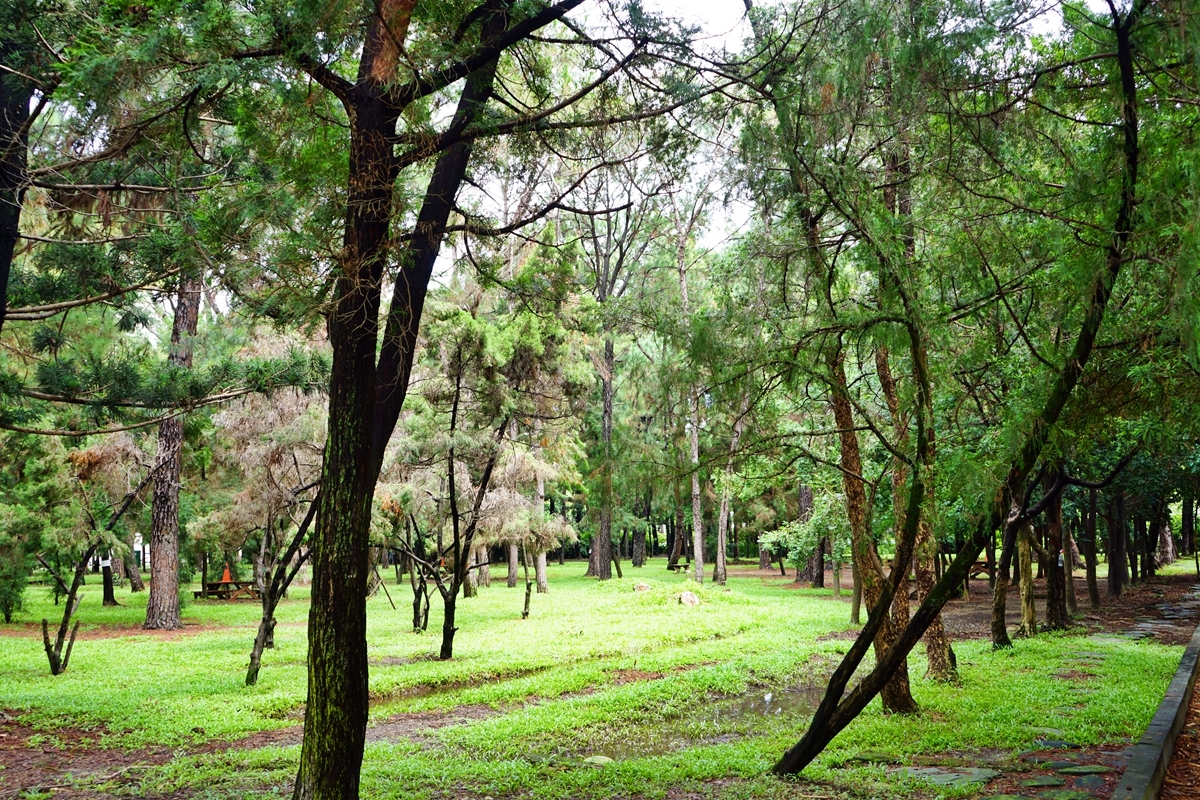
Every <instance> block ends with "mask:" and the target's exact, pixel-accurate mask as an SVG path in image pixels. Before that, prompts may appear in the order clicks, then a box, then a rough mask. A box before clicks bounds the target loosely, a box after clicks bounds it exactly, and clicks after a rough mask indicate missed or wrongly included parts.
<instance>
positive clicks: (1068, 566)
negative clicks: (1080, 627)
mask: <svg viewBox="0 0 1200 800" xmlns="http://www.w3.org/2000/svg"><path fill="white" fill-rule="evenodd" d="M1063 540H1064V541H1063V554H1064V557H1065V558H1064V564H1063V573H1064V578H1065V579H1066V588H1067V614H1068V615H1069V616H1074V615H1075V614H1078V613H1079V601H1078V600H1077V599H1076V598H1075V553H1076V550H1075V539H1074V537H1073V536H1072V535H1071V529H1070V528H1069V527H1066V526H1064V527H1063Z"/></svg>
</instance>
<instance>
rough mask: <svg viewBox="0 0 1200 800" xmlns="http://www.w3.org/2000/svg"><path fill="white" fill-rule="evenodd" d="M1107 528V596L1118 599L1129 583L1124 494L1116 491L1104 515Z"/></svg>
mask: <svg viewBox="0 0 1200 800" xmlns="http://www.w3.org/2000/svg"><path fill="white" fill-rule="evenodd" d="M1105 522H1106V524H1107V527H1108V596H1109V597H1120V596H1121V590H1122V589H1124V588H1125V585H1126V584H1128V583H1129V573H1128V572H1127V570H1128V562H1127V561H1126V560H1125V543H1126V541H1127V537H1126V535H1125V492H1124V491H1123V490H1121V489H1118V490H1117V496H1116V497H1115V498H1113V500H1112V501H1111V502H1110V503H1109V506H1108V514H1107V515H1105Z"/></svg>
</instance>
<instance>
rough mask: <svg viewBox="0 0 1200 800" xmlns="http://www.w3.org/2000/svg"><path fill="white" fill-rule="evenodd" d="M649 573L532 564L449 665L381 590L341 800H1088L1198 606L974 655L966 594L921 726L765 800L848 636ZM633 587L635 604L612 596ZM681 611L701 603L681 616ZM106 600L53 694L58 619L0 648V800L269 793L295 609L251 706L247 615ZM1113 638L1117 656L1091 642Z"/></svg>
mask: <svg viewBox="0 0 1200 800" xmlns="http://www.w3.org/2000/svg"><path fill="white" fill-rule="evenodd" d="M1186 566H1189V565H1183V567H1186ZM663 567H664V562H663V561H662V560H661V559H659V560H652V561H651V562H650V564H648V565H647V566H646V567H645V568H643V569H636V570H635V569H632V568H628V567H627V568H626V577H625V579H624V580H614V581H610V582H607V583H605V584H600V583H597V582H595V581H592V580H589V579H584V578H582V577H580V575H581V573H582V571H583V565H582V564H579V563H568V564H567V565H565V566H562V567H559V566H557V565H552V567H551V574H550V578H551V592H550V594H548V595H537V596H535V597H534V602H533V615H532V617H531V618H530V619H529V620H525V621H522V620H521V619H520V604H521V600H522V597H523V591H522V590H521V589H514V590H509V589H507V588H506V587H505V586H504V582H503V575H502V574H501V575H500V576H499V577H500V580H498V581H497V580H495V577H494V578H493V582H492V585H491V587H490V588H487V589H484V590H483V591H482V592H481V593H480V596H479V597H478V598H475V599H472V600H468V601H464V602H462V603H460V612H459V613H460V623H459V624H460V626H461V627H462V630H461V631H460V632H459V634H458V637H457V638H456V642H455V658H454V659H453V660H451V661H448V662H443V661H438V660H436V659H435V658H432V657H431V656H432V654H433V653H435V652H436V649H437V646H438V637H437V636H435V635H433V634H431V633H426V634H422V635H414V634H413V633H412V632H411V630H410V628H411V624H410V618H411V596H410V595H409V593H408V591H407V590H406V589H405V588H404V587H403V586H401V587H397V586H394V585H392V586H389V589H390V591H391V593H392V599H393V600H394V601H395V602H396V604H397V606H398V608H399V611H393V610H392V608H391V606H390V605H389V601H388V600H387V599H386V597H384V596H383V595H382V594H380V595H379V596H377V597H375V598H373V599H372V600H371V602H370V605H369V627H368V641H369V657H370V659H371V664H372V666H371V684H370V688H371V696H372V701H373V702H372V712H371V727H370V728H369V730H368V745H367V751H366V756H365V759H364V764H363V770H362V775H363V796H364V797H368V798H393V797H395V798H409V797H411V798H450V797H454V798H472V800H483V798H488V797H491V798H497V800H499V798H516V797H530V798H535V797H536V798H575V797H579V798H609V797H621V798H647V800H648V799H649V798H669V799H670V800H690V799H691V798H709V797H714V798H729V799H730V800H733V799H734V798H748V797H756V798H757V797H763V798H801V797H803V798H838V797H871V796H876V797H877V796H888V797H908V798H932V797H937V796H944V797H990V796H993V795H996V794H997V793H1009V794H1016V795H1024V796H1027V797H1039V796H1042V797H1045V798H1046V799H1047V800H1050V799H1051V798H1055V797H1056V798H1058V800H1070V799H1071V797H1079V798H1083V797H1100V798H1104V797H1108V796H1109V795H1110V793H1111V788H1112V782H1113V780H1115V777H1116V776H1117V775H1119V774H1120V769H1121V766H1122V764H1123V762H1122V758H1123V752H1122V751H1123V748H1124V747H1125V746H1127V745H1128V743H1129V742H1130V741H1132V740H1134V739H1136V738H1137V737H1138V736H1139V735H1140V733H1141V731H1142V730H1143V729H1144V727H1145V725H1146V724H1147V722H1148V721H1149V719H1150V717H1151V716H1152V715H1153V713H1154V710H1155V709H1156V708H1157V705H1158V703H1159V701H1160V700H1161V698H1162V694H1163V691H1164V690H1165V688H1166V684H1167V682H1168V681H1169V679H1170V676H1171V675H1172V674H1173V672H1174V670H1175V667H1176V666H1177V664H1178V659H1179V655H1180V652H1181V649H1182V648H1181V647H1180V646H1179V645H1180V643H1181V642H1182V641H1183V640H1184V639H1186V636H1187V635H1190V633H1191V628H1192V627H1193V626H1194V621H1188V620H1183V619H1178V618H1176V617H1175V615H1174V614H1173V613H1172V612H1171V609H1172V608H1174V607H1175V604H1177V603H1179V602H1180V599H1181V598H1182V597H1183V596H1184V594H1185V593H1186V592H1188V591H1189V589H1190V588H1191V587H1192V586H1193V585H1194V584H1195V583H1196V579H1195V578H1194V576H1192V575H1189V574H1188V571H1187V570H1185V569H1184V568H1183V567H1178V568H1172V569H1169V570H1167V572H1168V574H1165V575H1161V576H1160V577H1158V578H1156V579H1154V580H1153V581H1151V582H1149V583H1148V584H1146V585H1144V586H1140V587H1135V588H1134V589H1133V590H1131V591H1127V592H1126V593H1125V594H1124V596H1123V597H1122V598H1120V599H1118V600H1114V599H1111V598H1108V597H1105V596H1103V589H1102V607H1101V609H1100V610H1099V611H1098V612H1092V611H1089V610H1086V596H1087V595H1086V587H1085V586H1083V582H1082V579H1080V580H1079V582H1078V586H1077V590H1078V592H1079V597H1080V598H1081V599H1082V600H1083V601H1084V603H1083V605H1084V606H1085V609H1084V610H1083V611H1081V613H1080V614H1079V615H1078V616H1077V618H1076V619H1077V623H1078V627H1077V628H1075V629H1073V630H1072V631H1069V632H1065V633H1047V634H1042V635H1040V636H1038V637H1036V638H1033V639H1028V640H1020V641H1017V642H1015V646H1014V647H1013V648H1012V650H1009V651H1003V652H1000V653H993V652H992V651H991V650H990V646H989V642H988V641H987V631H988V625H989V620H990V617H989V614H990V595H989V594H988V593H987V591H986V588H987V587H986V583H983V582H976V583H974V584H973V588H976V589H977V590H976V591H974V592H973V596H972V599H970V600H959V601H955V602H954V603H952V604H951V605H950V607H949V608H948V609H947V611H946V622H947V627H948V629H949V630H950V631H951V635H952V638H953V639H954V641H955V649H956V651H957V653H958V663H959V669H960V673H961V681H960V683H959V684H958V685H945V684H937V683H933V682H930V681H926V680H924V678H923V672H924V663H923V657H922V656H921V655H920V654H919V653H918V654H915V655H914V656H913V657H912V658H911V659H910V673H911V675H912V679H913V692H914V696H915V697H916V699H917V701H918V703H919V704H920V705H921V709H922V710H921V712H920V713H919V714H916V715H912V716H888V715H884V714H883V713H881V711H880V709H879V708H878V704H877V703H876V704H873V705H872V706H871V707H870V708H868V710H867V711H866V712H864V714H863V715H862V717H860V719H859V720H857V721H856V722H855V723H854V724H853V725H851V727H850V728H848V729H847V730H846V731H844V732H843V733H842V734H841V735H840V736H839V737H838V738H837V739H836V740H835V741H834V743H833V744H832V745H831V746H830V748H828V750H827V751H826V752H825V753H824V754H823V755H822V756H821V758H820V759H819V760H818V762H817V763H816V764H815V765H813V766H812V767H810V769H809V770H808V771H806V773H805V776H804V778H802V779H799V780H780V779H776V778H774V777H768V776H767V773H768V772H769V768H770V765H771V763H773V761H774V759H775V758H777V757H778V756H779V755H780V754H781V753H782V752H783V750H784V749H786V748H787V747H788V746H789V745H790V744H792V743H793V742H794V741H795V740H796V739H798V738H799V736H800V735H801V734H803V732H804V728H805V725H806V723H807V720H808V717H809V716H810V715H811V712H812V709H813V708H814V707H815V704H816V703H817V702H819V700H820V695H821V687H822V686H823V684H824V681H825V679H826V677H827V676H828V674H829V672H830V671H831V670H832V668H833V667H834V665H835V664H836V663H837V660H838V659H839V658H840V655H841V653H842V652H844V651H845V649H846V647H847V646H848V641H847V639H851V638H853V635H854V632H855V627H854V626H851V625H850V624H849V622H848V620H849V600H850V593H849V591H848V589H847V590H846V591H845V592H844V593H843V596H842V597H841V598H834V597H832V593H831V591H830V590H829V589H824V590H821V589H817V590H813V589H809V588H803V587H797V585H796V584H795V582H794V581H792V580H791V579H790V578H781V577H780V576H779V573H778V572H777V571H759V570H757V569H756V568H754V567H753V566H751V565H746V566H735V567H733V568H732V569H731V577H730V581H729V585H728V586H727V587H725V588H722V587H717V586H712V585H711V584H706V585H705V586H703V587H700V588H697V587H696V586H695V585H694V584H692V583H690V582H689V581H688V580H687V578H686V577H685V576H682V575H672V574H670V573H667V572H666V571H665V569H664V568H663ZM495 575H496V570H495V568H493V576H495ZM828 577H829V579H830V580H829V581H827V585H828V584H829V583H831V579H832V575H829V576H828ZM846 577H847V584H848V583H849V581H848V575H847V576H846ZM639 582H641V583H645V584H648V585H649V587H650V588H649V590H647V591H635V590H634V588H633V585H634V584H635V583H639ZM683 590H692V591H696V592H697V593H698V594H699V595H700V598H701V604H700V605H699V606H697V607H694V608H689V607H686V606H683V605H681V604H680V603H679V601H678V597H679V594H680V592H681V591H683ZM435 597H436V595H435ZM119 599H120V600H121V602H122V604H123V605H122V606H121V607H118V608H103V607H102V606H100V603H99V596H98V590H91V591H89V592H88V593H87V595H86V596H85V599H84V601H83V604H82V606H81V608H80V612H79V616H80V618H81V619H82V620H83V630H81V637H80V641H79V642H78V643H77V644H76V648H75V653H74V655H73V656H72V660H71V666H70V669H69V670H68V672H67V673H66V674H64V675H62V676H58V677H57V678H54V677H51V676H50V675H49V671H48V669H47V668H46V663H45V656H44V654H43V653H42V652H41V641H40V619H41V617H43V616H46V617H49V618H50V619H51V620H53V619H54V617H55V614H56V612H57V613H61V608H56V607H55V606H54V605H53V604H52V603H51V602H50V601H49V600H48V598H47V597H46V592H45V590H44V588H40V587H32V588H31V589H30V591H29V594H28V596H27V605H28V610H27V611H26V612H24V613H23V614H22V615H21V616H20V617H19V618H18V619H17V620H15V621H14V624H13V625H10V626H0V631H2V632H3V634H4V635H3V636H2V637H0V708H2V709H3V712H2V714H0V800H8V798H22V799H23V800H26V799H32V798H51V797H53V798H62V799H63V800H75V799H76V798H124V797H135V796H136V797H148V798H179V799H180V800H183V798H189V799H190V798H197V799H205V800H208V799H211V800H227V799H229V798H249V797H256V798H257V797H273V796H286V795H287V794H288V793H289V788H290V782H291V780H292V778H293V777H294V772H295V768H296V760H297V757H298V748H297V746H296V745H297V744H298V743H299V738H300V731H301V725H300V723H301V721H302V719H303V698H304V692H305V667H304V655H305V629H304V624H303V623H304V619H305V618H306V616H307V590H306V588H305V587H298V588H297V589H295V590H294V591H293V592H292V597H291V598H290V599H289V600H287V601H285V603H284V604H283V605H282V606H281V608H280V613H279V617H280V626H279V628H278V629H277V646H276V648H275V649H274V650H273V651H268V652H267V654H266V656H265V658H264V668H263V673H262V676H261V678H260V681H259V684H258V685H257V686H255V687H252V688H247V687H245V686H244V668H245V667H244V665H245V662H246V656H247V653H248V651H249V646H250V643H251V639H252V637H253V633H254V627H255V624H256V622H257V613H258V607H257V604H254V603H227V602H220V601H195V602H191V603H189V604H188V605H187V606H186V607H185V609H184V617H185V628H184V629H183V632H182V635H181V634H180V633H178V632H176V633H173V634H166V635H164V634H158V633H152V632H148V631H143V630H141V629H140V623H141V620H142V617H143V615H144V608H145V595H144V594H141V595H130V594H129V593H128V592H127V591H124V592H121V593H119ZM1017 608H1018V602H1017V598H1016V595H1015V594H1014V595H1013V596H1012V597H1011V598H1010V600H1009V611H1010V614H1013V615H1015V614H1016V612H1017ZM1040 612H1041V606H1040V604H1039V615H1040ZM406 614H407V617H406ZM1151 621H1152V622H1153V624H1151ZM35 623H37V624H35ZM1137 626H1141V627H1140V628H1138V627H1137ZM439 627H440V614H439V613H438V609H437V607H436V605H435V608H434V612H433V613H432V614H431V620H430V629H431V631H432V630H437V629H438V628H439ZM1135 629H1136V630H1137V631H1140V632H1139V633H1138V634H1137V635H1138V638H1124V637H1117V636H1112V635H1105V634H1114V633H1128V632H1129V631H1133V630H1135ZM1081 767H1082V769H1080V768H1081ZM1106 768H1107V769H1108V770H1111V771H1105V769H1106ZM1064 769H1065V770H1067V772H1065V773H1064V772H1062V770H1064ZM1073 773H1079V774H1073ZM1029 781H1032V782H1034V783H1037V784H1041V785H1038V786H1026V785H1024V784H1025V782H1029ZM1046 792H1050V793H1051V794H1048V795H1047V794H1044V793H1046ZM1054 792H1058V793H1059V794H1058V795H1054V794H1053V793H1054ZM1071 792H1077V793H1078V794H1075V795H1071V794H1070V793H1071Z"/></svg>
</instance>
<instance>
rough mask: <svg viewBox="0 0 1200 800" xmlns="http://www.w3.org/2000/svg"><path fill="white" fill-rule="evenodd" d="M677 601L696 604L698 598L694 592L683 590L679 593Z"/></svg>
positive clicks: (698, 602) (689, 604) (698, 600)
mask: <svg viewBox="0 0 1200 800" xmlns="http://www.w3.org/2000/svg"><path fill="white" fill-rule="evenodd" d="M679 602H681V603H683V604H684V605H685V606H698V605H700V598H699V597H698V596H697V595H696V593H695V592H683V593H682V594H680V595H679Z"/></svg>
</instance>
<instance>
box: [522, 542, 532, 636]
mask: <svg viewBox="0 0 1200 800" xmlns="http://www.w3.org/2000/svg"><path fill="white" fill-rule="evenodd" d="M521 566H522V568H523V569H524V570H525V608H524V609H523V610H522V611H521V619H529V602H530V599H531V597H532V595H533V581H531V580H529V551H528V550H526V549H525V548H524V547H522V548H521Z"/></svg>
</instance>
